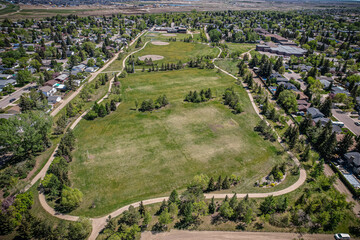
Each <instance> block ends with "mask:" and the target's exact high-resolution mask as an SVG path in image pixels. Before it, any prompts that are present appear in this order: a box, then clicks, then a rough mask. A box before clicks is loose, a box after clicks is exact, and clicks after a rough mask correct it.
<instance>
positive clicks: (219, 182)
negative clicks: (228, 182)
mask: <svg viewBox="0 0 360 240" xmlns="http://www.w3.org/2000/svg"><path fill="white" fill-rule="evenodd" d="M221 185H222V179H221V175H220V176H219V178H218V181H217V182H216V186H215V188H216V190H221Z"/></svg>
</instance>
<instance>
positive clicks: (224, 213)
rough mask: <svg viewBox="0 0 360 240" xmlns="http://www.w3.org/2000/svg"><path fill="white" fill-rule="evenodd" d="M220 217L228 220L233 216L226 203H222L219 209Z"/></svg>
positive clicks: (232, 211)
mask: <svg viewBox="0 0 360 240" xmlns="http://www.w3.org/2000/svg"><path fill="white" fill-rule="evenodd" d="M219 212H220V216H222V217H223V218H227V219H230V218H231V217H232V216H233V215H234V210H233V209H232V208H231V207H230V204H229V202H228V201H226V202H223V204H221V206H220V208H219Z"/></svg>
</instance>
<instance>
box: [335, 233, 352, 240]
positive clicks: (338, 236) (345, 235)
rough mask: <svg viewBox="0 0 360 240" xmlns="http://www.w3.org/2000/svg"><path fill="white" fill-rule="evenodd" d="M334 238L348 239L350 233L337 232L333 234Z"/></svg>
mask: <svg viewBox="0 0 360 240" xmlns="http://www.w3.org/2000/svg"><path fill="white" fill-rule="evenodd" d="M334 238H335V239H336V240H340V239H350V235H349V234H347V233H337V234H335V235H334Z"/></svg>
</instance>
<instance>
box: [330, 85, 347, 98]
mask: <svg viewBox="0 0 360 240" xmlns="http://www.w3.org/2000/svg"><path fill="white" fill-rule="evenodd" d="M331 93H332V94H333V95H334V96H335V95H336V94H338V93H344V94H346V95H347V96H350V93H349V91H347V90H345V89H344V88H342V87H339V86H336V87H332V89H331Z"/></svg>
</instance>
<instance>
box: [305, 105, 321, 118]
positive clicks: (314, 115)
mask: <svg viewBox="0 0 360 240" xmlns="http://www.w3.org/2000/svg"><path fill="white" fill-rule="evenodd" d="M307 114H310V115H311V117H312V119H316V118H323V117H325V115H324V114H323V113H322V112H320V110H319V109H317V108H314V107H311V108H308V109H307Z"/></svg>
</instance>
